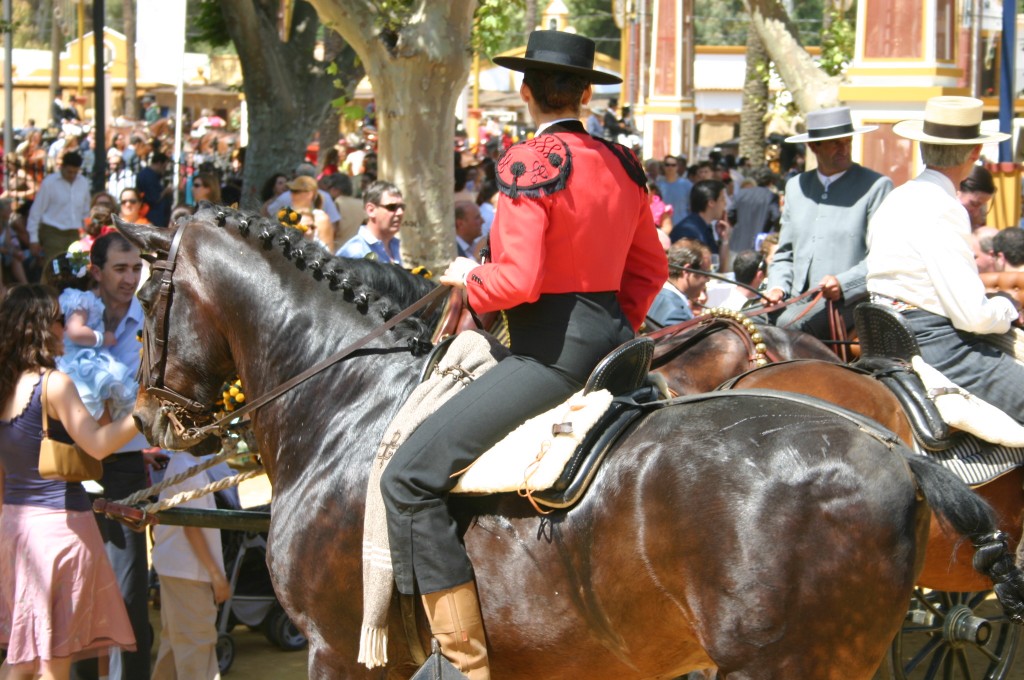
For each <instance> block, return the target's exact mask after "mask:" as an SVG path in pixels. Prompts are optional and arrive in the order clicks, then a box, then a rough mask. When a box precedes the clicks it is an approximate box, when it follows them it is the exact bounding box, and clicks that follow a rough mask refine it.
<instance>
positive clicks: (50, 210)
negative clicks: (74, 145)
mask: <svg viewBox="0 0 1024 680" xmlns="http://www.w3.org/2000/svg"><path fill="white" fill-rule="evenodd" d="M81 169H82V157H81V156H80V155H79V154H78V152H76V151H69V152H68V153H66V154H64V159H63V161H61V165H60V169H59V170H57V172H55V173H53V174H52V175H49V176H48V177H47V178H46V179H44V180H43V181H42V183H41V184H40V185H39V191H37V192H36V200H35V201H34V202H33V203H32V208H31V209H30V210H29V213H28V222H27V223H26V228H27V229H28V238H29V246H28V247H29V250H31V251H32V255H33V256H35V257H37V258H39V257H42V256H43V253H45V254H46V264H45V266H46V267H48V266H49V265H50V260H52V259H53V258H55V257H57V256H58V255H60V254H61V253H63V252H66V251H67V249H68V246H70V245H71V244H72V243H74V242H75V241H77V240H78V239H79V237H80V236H79V233H78V232H79V229H81V228H82V227H83V226H84V225H85V218H86V217H87V216H88V215H89V182H88V181H86V179H85V178H84V177H82V176H81V175H80V171H81Z"/></svg>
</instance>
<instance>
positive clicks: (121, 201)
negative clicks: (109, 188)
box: [117, 187, 142, 206]
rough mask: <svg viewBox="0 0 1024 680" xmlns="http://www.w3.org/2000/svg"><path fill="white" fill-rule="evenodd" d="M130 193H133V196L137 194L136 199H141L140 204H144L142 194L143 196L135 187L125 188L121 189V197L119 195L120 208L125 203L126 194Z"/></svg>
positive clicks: (118, 203)
mask: <svg viewBox="0 0 1024 680" xmlns="http://www.w3.org/2000/svg"><path fill="white" fill-rule="evenodd" d="M129 191H130V192H132V193H133V194H135V198H137V199H139V202H140V203H141V202H142V194H141V193H140V192H139V190H138V189H136V188H135V187H125V188H124V189H121V193H120V195H119V196H118V197H117V205H118V206H120V205H121V203H123V202H124V195H125V194H126V193H127V192H129Z"/></svg>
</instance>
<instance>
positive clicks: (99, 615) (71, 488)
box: [0, 285, 137, 680]
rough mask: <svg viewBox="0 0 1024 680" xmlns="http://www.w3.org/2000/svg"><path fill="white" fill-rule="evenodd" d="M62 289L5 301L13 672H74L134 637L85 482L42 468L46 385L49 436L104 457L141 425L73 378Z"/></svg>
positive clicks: (7, 572)
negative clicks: (63, 364)
mask: <svg viewBox="0 0 1024 680" xmlns="http://www.w3.org/2000/svg"><path fill="white" fill-rule="evenodd" d="M61 317H62V314H61V310H60V305H59V304H58V303H57V295H56V291H54V290H53V289H51V288H49V287H46V286H38V285H28V286H18V287H15V288H12V289H11V290H10V291H9V292H8V294H7V296H6V298H4V300H3V302H2V303H0V475H2V478H3V485H2V489H3V505H2V508H0V648H5V649H6V650H7V659H6V661H4V665H3V668H2V669H0V676H2V677H5V678H26V679H27V678H36V677H41V678H44V679H45V680H50V679H54V680H56V679H66V678H68V676H69V675H70V670H71V662H72V661H77V660H79V659H82V658H86V657H89V656H100V655H103V654H105V653H106V651H107V649H108V648H109V647H112V646H115V647H122V648H124V649H129V650H131V649H134V648H135V638H134V636H133V634H132V628H131V624H130V623H129V622H128V615H127V613H126V611H125V607H124V601H123V600H122V599H121V593H120V590H119V589H118V585H117V582H116V581H115V580H114V572H113V570H112V569H111V567H110V563H109V562H108V561H107V556H106V553H105V552H104V550H103V542H102V540H101V538H100V534H99V529H98V528H97V524H96V520H95V519H94V518H93V516H92V512H91V510H90V507H89V499H88V497H87V496H86V494H85V490H84V489H83V488H82V485H81V484H79V483H77V482H76V483H70V482H61V481H53V480H45V479H43V478H42V477H40V476H39V469H38V465H39V443H40V441H41V439H42V435H41V431H42V408H43V405H42V403H41V393H42V388H43V384H44V383H43V381H44V380H45V381H46V390H47V397H46V402H47V416H48V419H49V432H50V437H51V438H53V439H57V440H60V441H65V442H69V443H70V442H71V441H72V440H73V441H74V442H77V443H78V444H79V446H81V447H82V448H83V449H85V450H86V451H87V452H88V453H89V454H90V455H92V456H94V457H96V458H103V457H105V456H107V455H109V454H110V453H111V452H112V451H116V450H117V449H118V448H120V447H121V446H122V445H124V444H126V443H127V442H128V441H129V440H130V439H131V438H132V437H133V436H135V434H136V433H137V430H136V429H135V424H134V422H133V421H132V419H131V416H130V415H128V416H125V417H124V418H121V419H120V420H117V421H115V422H113V423H110V424H108V425H103V426H101V425H99V424H98V423H97V422H96V421H95V420H94V419H93V417H92V416H91V415H89V411H88V410H86V408H85V406H84V405H83V404H82V400H81V399H80V398H79V396H78V391H77V390H76V389H75V385H74V383H73V382H71V380H70V379H69V378H68V377H67V376H66V375H65V374H63V373H60V372H59V371H53V372H50V371H51V370H52V369H53V367H54V364H55V360H56V357H57V355H58V354H60V352H61V351H63V347H64V344H63V334H64V323H63V322H64V320H63V318H61Z"/></svg>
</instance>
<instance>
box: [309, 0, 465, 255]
mask: <svg viewBox="0 0 1024 680" xmlns="http://www.w3.org/2000/svg"><path fill="white" fill-rule="evenodd" d="M312 2H313V4H314V5H315V6H316V8H317V10H318V11H319V12H320V16H321V18H322V19H323V20H324V22H325V23H326V24H327V25H328V26H330V27H332V28H334V30H336V31H338V32H339V33H340V34H341V35H342V37H343V38H345V40H346V41H347V42H348V43H349V45H351V46H352V47H353V49H355V51H356V52H357V53H358V55H359V58H360V60H361V61H362V63H363V65H364V66H365V67H366V72H367V74H368V75H369V77H370V82H371V83H372V84H373V95H374V100H375V101H376V104H377V128H378V132H379V138H380V145H379V148H378V163H379V172H378V175H379V177H380V178H381V179H385V180H388V181H391V182H394V183H395V184H396V185H398V187H399V188H401V190H402V193H403V195H404V196H405V200H406V204H407V206H408V207H407V208H406V212H405V219H404V221H403V224H402V232H401V238H402V260H403V262H404V263H405V265H406V266H415V265H425V266H426V267H427V268H429V269H431V270H432V271H435V272H440V271H443V270H444V266H445V265H446V264H447V263H448V262H449V261H450V260H451V259H452V257H454V255H455V236H454V234H455V227H454V224H455V217H454V205H453V195H454V191H453V175H454V172H455V161H454V146H453V137H454V125H455V103H456V100H457V99H458V96H459V93H460V92H462V90H463V89H464V88H465V85H466V81H467V79H468V77H469V61H470V47H469V45H470V37H471V33H472V28H473V12H474V10H475V9H476V5H477V3H476V0H451V1H450V2H447V3H438V2H434V1H433V0H417V2H416V3H415V6H414V7H413V8H412V10H411V12H410V14H409V18H408V20H406V21H404V22H403V23H402V24H401V25H400V26H397V27H396V28H394V29H393V30H389V29H384V30H381V28H380V27H379V24H378V23H377V22H378V17H377V16H376V15H377V14H378V8H377V5H376V4H375V3H373V2H369V1H368V0H312Z"/></svg>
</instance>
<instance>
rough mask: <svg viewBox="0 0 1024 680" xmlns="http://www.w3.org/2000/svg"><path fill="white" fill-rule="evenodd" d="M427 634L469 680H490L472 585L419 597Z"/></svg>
mask: <svg viewBox="0 0 1024 680" xmlns="http://www.w3.org/2000/svg"><path fill="white" fill-rule="evenodd" d="M423 606H424V608H425V609H426V610H427V619H429V621H430V632H431V633H432V634H433V636H434V638H435V639H437V641H438V642H439V643H440V644H441V653H442V654H443V655H444V656H445V658H446V659H448V660H449V661H451V662H452V665H454V666H455V667H456V668H458V669H459V670H460V671H461V672H462V673H463V674H465V675H466V677H468V678H469V680H490V678H491V669H490V666H488V664H487V640H486V638H485V637H484V624H483V617H482V616H481V615H480V602H479V600H477V596H476V582H475V581H470V582H468V583H463V584H462V585H459V586H455V587H454V588H449V589H448V590H441V591H438V592H436V593H430V594H428V595H424V596H423Z"/></svg>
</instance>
